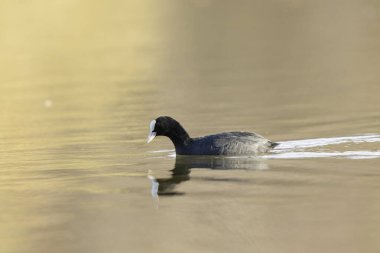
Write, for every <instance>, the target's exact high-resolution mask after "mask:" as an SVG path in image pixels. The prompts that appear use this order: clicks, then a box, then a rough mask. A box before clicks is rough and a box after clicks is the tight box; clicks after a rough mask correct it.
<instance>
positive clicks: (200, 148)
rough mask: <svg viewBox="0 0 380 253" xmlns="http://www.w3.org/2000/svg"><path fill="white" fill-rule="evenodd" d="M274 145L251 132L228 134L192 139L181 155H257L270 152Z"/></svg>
mask: <svg viewBox="0 0 380 253" xmlns="http://www.w3.org/2000/svg"><path fill="white" fill-rule="evenodd" d="M273 145H274V143H273V142H270V141H269V140H267V139H265V138H264V137H262V136H260V135H258V134H255V133H249V132H227V133H220V134H213V135H208V136H204V137H198V138H194V139H191V141H190V142H189V143H188V145H186V146H185V147H184V148H183V149H182V150H177V153H178V154H180V155H226V156H231V155H256V154H258V153H263V152H266V151H268V150H269V149H271V148H272V147H273Z"/></svg>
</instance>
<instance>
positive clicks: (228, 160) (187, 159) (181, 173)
mask: <svg viewBox="0 0 380 253" xmlns="http://www.w3.org/2000/svg"><path fill="white" fill-rule="evenodd" d="M193 168H204V169H214V170H232V169H242V170H243V169H244V170H265V169H267V168H268V166H267V164H265V162H263V161H262V160H260V159H258V158H240V157H207V156H177V157H176V160H175V165H174V169H172V170H171V172H172V174H171V177H168V178H155V177H153V176H152V175H149V176H148V178H149V179H150V180H151V182H152V197H153V198H157V197H158V196H162V195H166V196H173V195H182V194H184V193H183V192H179V191H176V186H177V185H178V184H180V183H182V182H185V181H188V180H190V178H191V177H190V172H191V169H193Z"/></svg>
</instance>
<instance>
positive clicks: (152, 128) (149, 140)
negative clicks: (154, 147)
mask: <svg viewBox="0 0 380 253" xmlns="http://www.w3.org/2000/svg"><path fill="white" fill-rule="evenodd" d="M155 126H156V121H155V120H152V121H151V122H150V127H149V128H150V129H149V135H148V139H147V140H146V142H147V143H149V142H151V141H152V140H153V139H154V137H156V134H157V133H156V132H153V130H154V127H155Z"/></svg>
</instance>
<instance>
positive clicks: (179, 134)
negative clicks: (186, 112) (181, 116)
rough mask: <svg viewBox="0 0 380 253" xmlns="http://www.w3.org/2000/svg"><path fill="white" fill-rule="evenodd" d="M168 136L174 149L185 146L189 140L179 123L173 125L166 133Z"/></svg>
mask: <svg viewBox="0 0 380 253" xmlns="http://www.w3.org/2000/svg"><path fill="white" fill-rule="evenodd" d="M168 137H169V138H170V140H171V141H172V142H173V144H174V146H175V148H176V149H177V148H181V147H183V146H185V145H186V144H187V143H188V142H189V140H190V136H189V134H188V133H187V132H186V130H185V129H184V128H183V127H182V126H181V125H180V124H179V123H178V125H176V126H175V127H173V129H172V131H170V133H169V134H168Z"/></svg>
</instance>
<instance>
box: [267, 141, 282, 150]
mask: <svg viewBox="0 0 380 253" xmlns="http://www.w3.org/2000/svg"><path fill="white" fill-rule="evenodd" d="M278 145H280V143H277V142H273V141H270V142H269V147H271V148H275V147H277V146H278Z"/></svg>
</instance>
